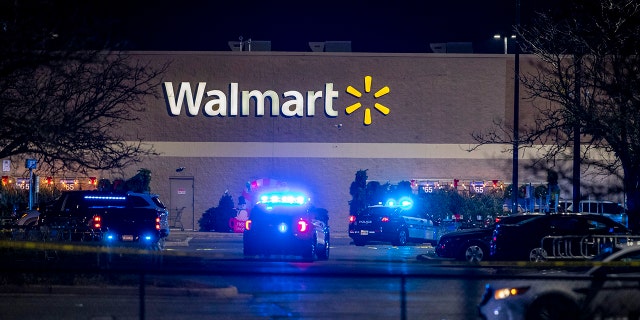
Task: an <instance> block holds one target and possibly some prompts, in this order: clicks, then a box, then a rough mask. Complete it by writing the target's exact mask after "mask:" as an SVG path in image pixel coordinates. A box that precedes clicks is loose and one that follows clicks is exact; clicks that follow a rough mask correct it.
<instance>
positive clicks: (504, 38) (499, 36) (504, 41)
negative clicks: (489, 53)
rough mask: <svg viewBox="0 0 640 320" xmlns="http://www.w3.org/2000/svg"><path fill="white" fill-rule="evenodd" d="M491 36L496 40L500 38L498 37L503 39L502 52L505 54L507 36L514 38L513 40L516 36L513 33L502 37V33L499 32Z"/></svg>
mask: <svg viewBox="0 0 640 320" xmlns="http://www.w3.org/2000/svg"><path fill="white" fill-rule="evenodd" d="M493 38H494V39H496V40H500V39H502V40H503V43H504V54H507V53H508V51H507V47H508V42H507V40H508V39H509V38H511V39H514V40H515V38H516V36H515V35H511V36H510V37H507V36H504V37H503V36H502V35H500V34H495V35H493Z"/></svg>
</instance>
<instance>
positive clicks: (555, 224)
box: [490, 214, 632, 261]
mask: <svg viewBox="0 0 640 320" xmlns="http://www.w3.org/2000/svg"><path fill="white" fill-rule="evenodd" d="M631 235H632V234H631V232H630V231H629V230H628V229H627V228H626V227H625V226H623V225H621V224H619V223H617V222H614V221H613V220H611V219H609V218H607V217H604V216H601V215H594V214H549V215H541V216H538V217H535V218H532V219H527V220H524V221H520V222H517V223H513V224H504V223H503V224H500V225H498V226H496V228H495V229H494V230H493V237H492V239H491V245H490V253H491V258H492V259H497V260H530V261H539V260H544V259H547V258H550V257H551V258H567V259H588V258H591V257H593V256H595V255H597V254H598V253H599V252H600V250H601V249H603V246H605V245H607V244H606V243H605V242H606V240H607V239H618V238H616V236H620V240H621V241H624V239H626V237H627V236H631ZM605 236H607V237H608V238H607V237H605Z"/></svg>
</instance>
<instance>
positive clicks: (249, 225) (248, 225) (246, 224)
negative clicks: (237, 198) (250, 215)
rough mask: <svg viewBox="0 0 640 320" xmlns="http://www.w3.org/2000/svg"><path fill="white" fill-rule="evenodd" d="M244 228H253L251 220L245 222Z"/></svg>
mask: <svg viewBox="0 0 640 320" xmlns="http://www.w3.org/2000/svg"><path fill="white" fill-rule="evenodd" d="M244 229H245V230H251V220H247V221H245V222H244Z"/></svg>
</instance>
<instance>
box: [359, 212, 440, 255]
mask: <svg viewBox="0 0 640 320" xmlns="http://www.w3.org/2000/svg"><path fill="white" fill-rule="evenodd" d="M349 237H350V238H351V239H353V243H354V244H355V245H356V246H364V245H365V244H367V243H369V242H371V241H382V242H390V243H391V244H393V245H394V246H403V245H406V244H407V243H408V242H419V243H422V242H431V243H436V242H437V241H438V238H437V237H438V228H436V227H435V226H434V223H433V221H432V220H431V219H428V218H425V217H423V216H421V215H420V213H419V212H417V211H416V210H412V208H411V204H399V205H395V204H387V205H374V206H370V207H367V208H366V209H364V210H363V211H362V212H361V213H360V214H358V215H355V216H350V217H349Z"/></svg>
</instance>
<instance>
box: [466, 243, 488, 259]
mask: <svg viewBox="0 0 640 320" xmlns="http://www.w3.org/2000/svg"><path fill="white" fill-rule="evenodd" d="M486 253H487V250H486V249H485V248H483V247H482V246H480V245H477V244H469V245H467V246H466V249H465V250H464V251H463V252H462V259H463V260H464V261H466V262H469V263H479V262H480V261H482V260H484V255H485V254H486Z"/></svg>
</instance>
